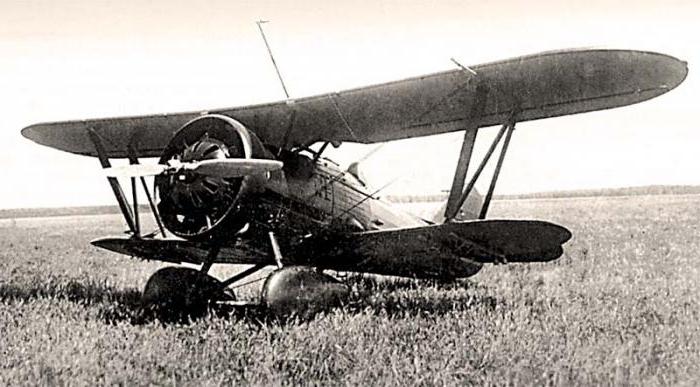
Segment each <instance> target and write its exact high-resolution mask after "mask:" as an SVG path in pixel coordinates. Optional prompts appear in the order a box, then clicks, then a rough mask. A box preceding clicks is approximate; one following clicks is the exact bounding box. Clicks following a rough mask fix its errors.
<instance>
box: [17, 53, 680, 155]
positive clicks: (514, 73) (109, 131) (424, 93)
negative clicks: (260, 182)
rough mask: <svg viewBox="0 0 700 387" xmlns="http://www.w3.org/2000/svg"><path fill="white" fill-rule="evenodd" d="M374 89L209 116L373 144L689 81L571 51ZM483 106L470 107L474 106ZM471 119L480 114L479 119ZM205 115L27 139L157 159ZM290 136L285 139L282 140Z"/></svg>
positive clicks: (617, 56) (133, 120)
mask: <svg viewBox="0 0 700 387" xmlns="http://www.w3.org/2000/svg"><path fill="white" fill-rule="evenodd" d="M471 69H473V70H474V71H475V72H476V74H477V75H473V74H471V73H468V72H466V71H464V70H462V69H458V70H451V71H444V72H440V73H435V74H430V75H425V76H420V77H415V78H409V79H404V80H400V81H395V82H389V83H384V84H379V85H374V86H368V87H362V88H357V89H351V90H346V91H342V92H339V93H330V94H323V95H318V96H313V97H307V98H300V99H297V100H295V101H294V103H287V102H286V101H280V102H275V103H269V104H262V105H252V106H243V107H236V108H226V109H213V110H210V111H208V112H207V113H217V114H224V115H227V116H230V117H233V118H235V119H237V120H238V121H240V122H242V123H243V124H244V125H245V126H246V127H248V128H250V129H252V130H253V131H254V132H255V133H256V134H257V135H258V137H259V138H260V139H262V140H263V142H265V143H266V144H269V145H273V146H283V145H287V146H290V147H291V146H298V145H304V144H309V143H313V142H316V141H341V142H342V141H349V142H360V143H374V142H383V141H391V140H398V139H404V138H410V137H417V136H426V135H432V134H438V133H446V132H451V131H457V130H462V129H465V128H467V127H475V126H478V127H484V126H492V125H497V124H501V123H503V122H505V121H506V120H507V118H508V117H509V116H510V115H511V114H512V113H513V112H515V113H516V116H515V119H516V120H517V121H528V120H536V119H542V118H548V117H556V116H562V115H568V114H576V113H583V112H588V111H594V110H601V109H610V108H614V107H619V106H625V105H630V104H634V103H637V102H641V101H644V100H647V99H650V98H654V97H656V96H658V95H661V94H664V93H666V92H668V91H670V90H672V89H673V88H675V87H676V86H678V85H679V84H680V83H681V82H683V80H684V79H685V77H686V75H687V72H688V69H687V64H686V63H685V62H682V61H680V60H678V59H676V58H673V57H670V56H667V55H663V54H658V53H653V52H642V51H629V50H601V49H585V50H566V51H556V52H546V53H541V54H535V55H530V56H523V57H518V58H513V59H508V60H504V61H499V62H493V63H488V64H482V65H477V66H472V67H471ZM480 98H483V99H485V103H484V105H483V109H471V107H472V105H473V104H474V103H475V101H476V100H477V99H480ZM475 112H478V114H477V113H475ZM200 114H202V112H188V113H176V114H161V115H150V116H138V117H122V118H105V119H94V120H81V121H64V122H53V123H42V124H36V125H32V126H29V127H26V128H24V129H23V130H22V134H23V135H24V136H25V137H27V138H29V139H31V140H33V141H35V142H37V143H39V144H42V145H46V146H49V147H53V148H56V149H60V150H63V151H67V152H71V153H77V154H82V155H90V156H96V152H95V149H94V147H93V145H92V143H91V141H90V139H89V135H88V134H87V132H88V130H94V131H95V132H96V133H98V134H99V135H100V136H101V137H102V138H104V139H105V140H106V141H105V143H106V144H105V147H106V153H107V155H108V156H109V157H115V158H124V157H128V153H127V148H128V146H132V147H133V148H134V150H135V153H136V156H138V157H157V156H160V153H161V150H162V149H163V148H164V147H165V145H166V144H167V142H168V140H169V139H170V138H171V137H172V135H173V134H174V133H175V132H176V131H177V130H178V129H179V128H180V127H181V126H182V125H184V124H185V123H186V122H187V121H189V120H191V119H193V118H195V117H197V116H198V115H200ZM287 131H289V137H288V142H287V143H286V144H285V141H284V135H285V133H286V132H287Z"/></svg>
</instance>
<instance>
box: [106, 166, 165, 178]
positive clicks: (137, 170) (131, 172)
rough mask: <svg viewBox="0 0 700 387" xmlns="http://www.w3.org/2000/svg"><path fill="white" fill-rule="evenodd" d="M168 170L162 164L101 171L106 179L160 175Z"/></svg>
mask: <svg viewBox="0 0 700 387" xmlns="http://www.w3.org/2000/svg"><path fill="white" fill-rule="evenodd" d="M168 168H169V167H168V166H167V165H163V164H130V165H122V166H119V167H111V168H105V169H104V170H103V171H104V173H105V175H107V176H108V177H145V176H155V175H160V174H161V173H163V172H165V171H166V170H167V169H168Z"/></svg>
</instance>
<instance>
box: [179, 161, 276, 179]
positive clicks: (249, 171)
mask: <svg viewBox="0 0 700 387" xmlns="http://www.w3.org/2000/svg"><path fill="white" fill-rule="evenodd" d="M283 165H284V164H283V163H282V162H281V161H277V160H267V159H213V160H202V161H198V162H196V163H191V164H190V163H188V164H186V165H185V167H186V168H187V169H191V170H192V171H194V172H196V173H199V174H202V175H206V176H215V177H243V176H248V175H259V174H262V173H265V172H271V171H276V170H278V169H281V168H282V166H283Z"/></svg>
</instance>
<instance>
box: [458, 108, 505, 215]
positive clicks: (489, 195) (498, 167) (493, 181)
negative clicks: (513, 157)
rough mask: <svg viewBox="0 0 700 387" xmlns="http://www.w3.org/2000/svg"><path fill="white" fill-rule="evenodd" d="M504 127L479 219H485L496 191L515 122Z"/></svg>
mask: <svg viewBox="0 0 700 387" xmlns="http://www.w3.org/2000/svg"><path fill="white" fill-rule="evenodd" d="M506 125H508V126H507V128H506V138H505V140H503V147H502V148H501V154H500V155H499V156H498V163H497V164H496V169H495V170H494V171H493V177H492V178H491V185H489V191H488V192H487V193H486V197H485V198H484V204H483V205H482V206H481V213H479V219H485V218H486V213H487V212H488V210H489V205H490V204H491V198H492V197H493V191H494V189H496V181H498V175H499V174H500V173H501V167H502V166H503V160H504V159H505V158H506V151H507V150H508V145H509V144H510V138H511V136H512V135H513V131H514V130H515V122H512V121H511V122H510V123H508V124H506ZM465 199H466V198H465Z"/></svg>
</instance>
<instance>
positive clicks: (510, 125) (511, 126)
mask: <svg viewBox="0 0 700 387" xmlns="http://www.w3.org/2000/svg"><path fill="white" fill-rule="evenodd" d="M514 117H515V112H513V113H511V114H510V116H509V118H508V120H507V121H506V123H505V124H503V126H501V129H500V130H499V131H498V134H497V135H496V138H495V139H494V140H493V142H492V143H491V146H490V147H489V149H488V151H487V152H486V155H484V158H483V159H482V160H481V163H480V164H479V167H478V168H477V169H476V171H475V172H474V175H473V176H472V178H471V180H469V183H468V184H467V186H466V188H465V189H464V190H463V191H462V185H463V183H464V177H463V176H461V175H460V174H464V176H465V175H466V170H467V167H468V166H469V160H468V158H471V150H472V147H473V144H472V145H465V144H463V145H462V153H461V154H460V159H459V161H458V165H457V170H456V171H455V178H454V181H453V185H452V190H451V191H450V200H452V198H453V197H455V196H456V195H457V194H456V193H455V192H461V196H459V199H458V200H457V201H456V202H454V203H453V204H452V203H450V202H449V201H448V209H450V212H448V211H447V210H446V211H445V221H446V222H449V221H452V220H454V218H455V217H456V216H457V213H458V212H459V209H460V208H461V207H462V205H463V204H464V202H465V201H466V200H467V197H468V196H469V194H470V193H471V192H472V190H473V189H474V185H476V181H477V180H478V179H479V177H480V176H481V173H482V172H483V171H484V168H485V167H486V164H487V163H488V162H489V160H490V159H491V155H493V153H494V152H495V150H496V147H497V146H498V144H499V143H500V142H501V139H502V138H503V135H504V134H505V135H506V138H505V140H504V142H503V146H502V147H501V153H500V155H499V157H498V163H497V164H496V169H495V170H494V173H493V176H492V178H491V184H490V185H489V190H488V192H487V194H486V197H485V198H484V204H483V205H482V206H481V211H480V213H479V219H484V218H485V217H486V213H487V212H488V208H489V205H490V204H491V199H492V197H493V192H494V190H495V188H496V181H497V180H498V176H499V174H500V172H501V167H502V166H503V161H504V159H505V154H506V151H507V150H508V145H509V144H510V139H511V136H512V135H513V130H515V120H514ZM473 130H475V131H476V130H478V128H477V129H473ZM474 136H476V134H474ZM469 140H470V137H469V136H467V134H466V133H465V142H466V141H469ZM471 141H473V140H471ZM465 149H466V151H465ZM461 164H464V165H463V166H461Z"/></svg>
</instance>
